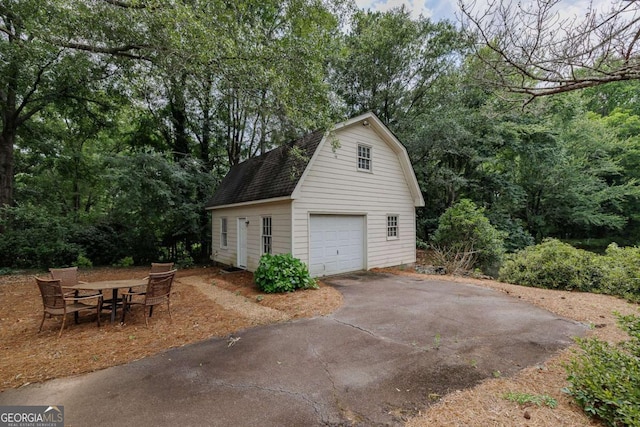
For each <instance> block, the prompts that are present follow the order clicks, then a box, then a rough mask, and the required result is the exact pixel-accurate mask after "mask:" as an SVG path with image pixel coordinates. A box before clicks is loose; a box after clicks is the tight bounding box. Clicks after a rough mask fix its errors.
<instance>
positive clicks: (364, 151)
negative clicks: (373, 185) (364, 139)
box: [358, 144, 371, 172]
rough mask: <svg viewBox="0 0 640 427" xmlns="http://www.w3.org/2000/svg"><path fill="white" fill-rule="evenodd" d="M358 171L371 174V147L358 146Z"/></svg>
mask: <svg viewBox="0 0 640 427" xmlns="http://www.w3.org/2000/svg"><path fill="white" fill-rule="evenodd" d="M358 170H361V171H366V172H371V147H369V146H368V145H362V144H358Z"/></svg>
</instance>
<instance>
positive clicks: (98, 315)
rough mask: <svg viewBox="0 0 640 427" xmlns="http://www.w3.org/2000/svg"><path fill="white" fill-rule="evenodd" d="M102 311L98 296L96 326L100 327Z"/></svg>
mask: <svg viewBox="0 0 640 427" xmlns="http://www.w3.org/2000/svg"><path fill="white" fill-rule="evenodd" d="M101 312H102V298H98V313H97V317H98V328H99V327H100V313H101Z"/></svg>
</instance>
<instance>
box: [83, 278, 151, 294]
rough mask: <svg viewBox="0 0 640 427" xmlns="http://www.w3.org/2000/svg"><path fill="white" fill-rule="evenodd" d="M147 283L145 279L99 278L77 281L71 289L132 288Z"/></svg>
mask: <svg viewBox="0 0 640 427" xmlns="http://www.w3.org/2000/svg"><path fill="white" fill-rule="evenodd" d="M146 284H147V279H146V278H145V279H124V280H101V281H98V282H89V283H79V284H77V285H75V286H73V287H72V288H73V289H80V290H86V291H99V290H102V289H121V288H133V287H136V286H144V285H146Z"/></svg>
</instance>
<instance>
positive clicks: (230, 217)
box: [211, 201, 291, 271]
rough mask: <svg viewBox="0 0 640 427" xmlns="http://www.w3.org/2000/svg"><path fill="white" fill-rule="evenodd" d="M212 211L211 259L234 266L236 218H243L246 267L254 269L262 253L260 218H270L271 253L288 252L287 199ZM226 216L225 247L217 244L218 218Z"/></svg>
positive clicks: (289, 216) (289, 205) (218, 238)
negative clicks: (245, 233)
mask: <svg viewBox="0 0 640 427" xmlns="http://www.w3.org/2000/svg"><path fill="white" fill-rule="evenodd" d="M211 212H212V219H211V221H212V236H211V238H212V246H211V247H212V255H211V258H212V259H213V260H214V261H217V262H221V263H223V264H227V265H233V266H235V265H236V263H237V250H238V218H247V220H248V221H249V226H248V228H247V270H249V271H255V269H256V268H257V267H258V263H259V262H260V256H262V252H261V251H262V242H261V229H262V217H263V216H270V217H271V221H272V223H271V227H272V231H271V233H272V236H273V239H272V245H273V249H272V252H273V253H274V254H279V253H290V252H291V202H289V201H286V202H279V203H263V204H256V205H245V206H239V207H232V208H225V209H214V210H212V211H211ZM222 217H226V218H227V233H228V235H227V241H228V245H227V247H226V248H221V247H220V218H222Z"/></svg>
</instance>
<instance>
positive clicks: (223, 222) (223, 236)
mask: <svg viewBox="0 0 640 427" xmlns="http://www.w3.org/2000/svg"><path fill="white" fill-rule="evenodd" d="M220 247H221V248H226V247H227V218H220Z"/></svg>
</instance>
